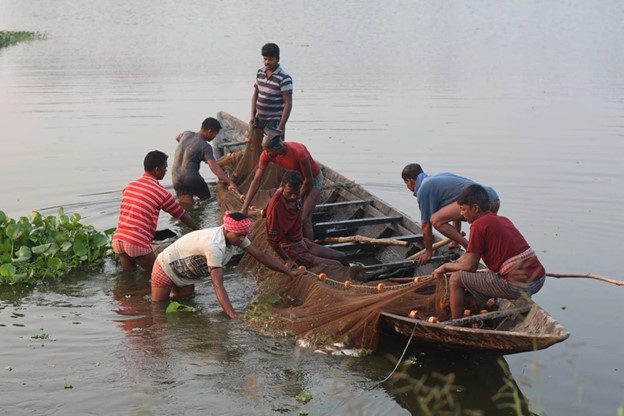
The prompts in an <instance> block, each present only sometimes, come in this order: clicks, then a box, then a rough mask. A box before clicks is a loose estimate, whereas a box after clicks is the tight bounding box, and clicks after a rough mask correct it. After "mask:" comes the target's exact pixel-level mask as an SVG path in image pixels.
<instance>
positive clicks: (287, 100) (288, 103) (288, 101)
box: [277, 94, 292, 130]
mask: <svg viewBox="0 0 624 416" xmlns="http://www.w3.org/2000/svg"><path fill="white" fill-rule="evenodd" d="M282 99H283V100H284V109H283V110H282V118H281V119H280V123H279V125H278V126H277V128H278V129H280V130H286V122H287V121H288V118H289V117H290V112H291V110H292V94H282Z"/></svg>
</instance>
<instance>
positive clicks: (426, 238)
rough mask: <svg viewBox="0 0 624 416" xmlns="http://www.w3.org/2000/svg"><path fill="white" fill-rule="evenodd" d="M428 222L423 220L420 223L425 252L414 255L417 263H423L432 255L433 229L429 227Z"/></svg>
mask: <svg viewBox="0 0 624 416" xmlns="http://www.w3.org/2000/svg"><path fill="white" fill-rule="evenodd" d="M431 228H432V226H431V223H430V222H423V223H422V224H420V229H421V231H422V235H423V243H424V245H425V252H424V253H423V254H421V255H420V256H418V257H416V262H417V263H418V264H425V263H426V262H427V261H429V259H431V257H433V230H432V229H431Z"/></svg>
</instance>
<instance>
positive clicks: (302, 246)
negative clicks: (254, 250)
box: [263, 170, 349, 268]
mask: <svg viewBox="0 0 624 416" xmlns="http://www.w3.org/2000/svg"><path fill="white" fill-rule="evenodd" d="M302 182H303V180H302V177H301V174H300V173H299V172H297V171H294V170H289V171H286V173H284V176H283V178H282V183H281V187H280V188H278V189H277V190H276V191H275V193H274V194H273V196H272V197H271V199H270V200H269V203H268V204H267V206H266V208H265V209H264V212H263V214H264V216H265V217H266V238H267V240H268V242H269V244H270V245H271V247H273V250H275V252H276V253H277V255H278V256H279V257H280V258H281V259H282V260H284V262H285V264H286V267H289V268H293V267H296V266H297V265H303V266H306V267H312V266H314V265H316V264H332V265H344V266H349V263H348V262H347V260H346V256H345V255H344V253H341V252H339V251H337V250H333V249H331V248H328V247H323V246H321V245H319V244H316V243H314V242H313V241H310V240H309V239H307V238H304V236H303V233H302V208H301V198H300V194H301V188H302Z"/></svg>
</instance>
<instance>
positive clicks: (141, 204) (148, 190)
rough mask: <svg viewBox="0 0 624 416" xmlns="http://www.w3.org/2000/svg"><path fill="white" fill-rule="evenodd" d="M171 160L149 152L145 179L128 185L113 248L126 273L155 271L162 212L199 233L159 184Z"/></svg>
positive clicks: (169, 193)
mask: <svg viewBox="0 0 624 416" xmlns="http://www.w3.org/2000/svg"><path fill="white" fill-rule="evenodd" d="M167 157H168V156H167V155H166V154H164V153H163V152H160V151H158V150H154V151H152V152H149V153H148V154H147V156H145V160H144V161H143V167H144V169H145V173H143V176H141V177H140V178H139V179H137V180H135V181H132V182H130V183H129V184H127V185H126V187H125V188H124V190H123V192H122V196H121V206H120V208H119V220H118V221H117V229H116V230H115V233H114V234H113V240H112V243H111V246H112V248H113V251H114V252H115V253H117V254H118V255H119V262H120V263H121V266H122V267H123V269H124V270H126V271H132V270H135V269H136V265H137V264H138V265H139V266H141V268H143V269H144V270H146V271H151V270H152V266H153V265H154V260H156V254H154V251H153V250H152V239H153V238H154V233H155V232H156V226H157V225H158V214H159V213H160V210H163V211H166V212H168V213H169V214H170V215H171V216H172V217H174V218H179V219H180V220H181V221H182V222H183V223H184V224H186V226H187V227H189V228H190V229H192V230H198V229H199V227H198V226H197V224H196V223H195V221H194V220H193V218H191V216H190V215H189V214H188V213H187V212H186V211H185V210H184V208H182V206H181V205H180V204H179V203H178V201H176V199H175V198H174V197H173V195H171V192H169V191H167V189H165V187H164V186H162V185H161V184H160V182H158V181H159V180H161V179H162V178H164V177H165V174H166V173H167Z"/></svg>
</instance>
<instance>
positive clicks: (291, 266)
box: [284, 259, 298, 270]
mask: <svg viewBox="0 0 624 416" xmlns="http://www.w3.org/2000/svg"><path fill="white" fill-rule="evenodd" d="M284 266H286V268H287V269H288V270H292V269H296V268H297V267H298V266H297V263H295V262H294V261H292V260H290V259H288V260H286V261H285V262H284Z"/></svg>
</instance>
